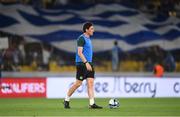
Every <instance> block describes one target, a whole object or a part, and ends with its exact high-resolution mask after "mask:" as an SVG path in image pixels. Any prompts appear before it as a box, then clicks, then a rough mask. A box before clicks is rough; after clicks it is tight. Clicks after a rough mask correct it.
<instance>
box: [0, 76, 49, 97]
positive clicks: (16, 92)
mask: <svg viewBox="0 0 180 117" xmlns="http://www.w3.org/2000/svg"><path fill="white" fill-rule="evenodd" d="M0 86H1V88H0V97H13V98H14V97H21V98H24V97H46V78H3V79H1V81H0Z"/></svg>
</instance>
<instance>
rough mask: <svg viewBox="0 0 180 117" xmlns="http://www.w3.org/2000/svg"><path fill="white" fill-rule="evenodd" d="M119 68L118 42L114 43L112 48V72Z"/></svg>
mask: <svg viewBox="0 0 180 117" xmlns="http://www.w3.org/2000/svg"><path fill="white" fill-rule="evenodd" d="M118 68H119V47H118V41H117V40H115V41H114V47H113V48H112V71H116V72H117V71H118Z"/></svg>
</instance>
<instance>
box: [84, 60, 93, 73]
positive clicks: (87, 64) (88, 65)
mask: <svg viewBox="0 0 180 117" xmlns="http://www.w3.org/2000/svg"><path fill="white" fill-rule="evenodd" d="M85 65H86V69H87V70H88V71H92V67H91V65H90V64H89V63H88V62H87V63H85Z"/></svg>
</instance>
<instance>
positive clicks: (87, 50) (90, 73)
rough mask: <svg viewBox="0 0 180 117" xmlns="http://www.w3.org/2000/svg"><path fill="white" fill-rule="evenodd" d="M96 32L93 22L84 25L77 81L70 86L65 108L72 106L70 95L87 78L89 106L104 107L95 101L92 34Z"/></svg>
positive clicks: (78, 58) (79, 47) (79, 50)
mask: <svg viewBox="0 0 180 117" xmlns="http://www.w3.org/2000/svg"><path fill="white" fill-rule="evenodd" d="M93 33H94V27H93V24H92V23H90V22H87V23H85V24H84V25H83V34H82V35H80V36H79V38H78V39H77V49H76V69H77V73H76V81H75V83H74V84H73V85H72V86H71V87H70V89H69V91H68V93H67V95H66V97H65V100H64V108H66V109H67V108H70V105H69V102H70V97H71V95H72V94H73V93H74V91H75V90H76V89H77V88H78V87H79V86H81V84H82V81H83V80H85V79H86V81H87V89H88V96H89V108H92V109H101V108H102V107H100V106H98V105H96V104H95V101H94V73H95V71H94V68H93V64H92V57H93V50H92V43H91V39H90V36H92V35H93Z"/></svg>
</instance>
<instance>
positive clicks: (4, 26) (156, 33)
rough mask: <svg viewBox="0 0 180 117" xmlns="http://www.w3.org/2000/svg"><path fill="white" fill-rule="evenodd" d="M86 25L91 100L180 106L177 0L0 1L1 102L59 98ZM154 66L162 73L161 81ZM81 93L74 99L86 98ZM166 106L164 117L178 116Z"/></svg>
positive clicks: (72, 72)
mask: <svg viewBox="0 0 180 117" xmlns="http://www.w3.org/2000/svg"><path fill="white" fill-rule="evenodd" d="M86 21H91V22H93V24H94V25H95V33H94V36H93V40H92V42H93V47H94V65H95V70H96V76H97V80H96V83H95V92H96V93H97V97H100V98H111V97H117V98H119V97H172V98H173V99H172V100H174V101H175V103H177V104H179V103H180V101H179V97H180V1H179V0H0V55H1V56H0V62H1V77H2V78H1V81H0V83H1V85H4V86H10V87H12V89H3V88H2V89H1V91H0V97H12V98H13V97H47V98H63V96H64V95H65V92H66V91H65V90H67V88H68V87H69V85H70V84H71V83H72V82H73V80H74V79H75V78H74V77H75V71H76V69H75V63H74V59H75V47H76V38H77V37H78V36H79V35H80V34H81V33H82V24H83V23H84V22H86ZM115 41H117V42H118V54H117V56H118V57H117V58H118V61H117V62H116V63H115V64H113V62H114V61H115V60H114V58H113V57H112V56H113V54H114V53H113V47H114V42H115ZM113 65H115V66H113ZM156 65H161V66H162V67H163V69H164V73H163V76H162V77H161V78H157V77H156V76H155V74H154V69H155V68H156ZM113 67H115V68H116V67H117V69H113ZM98 78H99V79H100V80H98ZM72 79H73V80H72ZM28 83H29V84H28ZM33 83H34V84H33ZM31 86H32V87H31ZM84 86H85V85H84V84H83V86H82V87H81V88H80V89H79V90H78V91H77V93H75V95H74V97H77V98H86V97H87V96H86V91H84ZM165 86H166V87H165ZM156 88H157V89H156ZM171 89H172V90H171ZM164 90H165V91H166V92H164ZM58 91H59V92H58ZM123 91H124V92H123ZM148 91H149V92H148ZM119 92H121V93H119ZM174 98H176V99H174ZM0 100H1V99H0ZM4 100H5V99H2V100H1V102H0V103H1V104H3V102H4ZM14 101H15V102H16V100H14ZM124 102H125V103H126V101H124ZM164 102H165V101H164ZM50 103H51V102H50ZM100 103H101V101H100ZM102 104H104V102H102ZM140 104H142V103H141V102H140ZM47 105H48V104H47ZM77 105H78V104H77ZM155 105H156V103H155ZM155 105H154V107H155ZM167 105H168V104H167ZM167 105H166V104H165V105H162V106H167ZM8 106H9V105H7V109H8ZM171 107H172V108H171V109H170V111H171V112H172V113H169V114H168V115H180V113H178V111H176V110H177V109H178V108H180V107H179V106H178V105H176V104H174V105H173V104H172V106H171ZM40 108H42V107H40ZM175 108H176V109H175ZM161 109H162V108H161ZM2 110H3V109H1V108H0V111H1V112H2V113H3V114H2V115H7V114H5V111H6V110H5V111H2ZM163 111H166V110H163V109H162V113H163ZM173 111H174V114H173ZM139 113H140V112H139ZM144 113H145V114H146V113H148V112H146V111H144ZM162 113H160V114H159V113H156V114H157V115H163V114H162ZM12 114H15V113H12ZM120 114H121V115H126V114H123V113H120ZM0 115H1V114H0ZM19 115H22V113H20V114H19ZM30 115H31V114H30ZM40 115H41V114H40ZM47 115H51V113H48V114H47ZM57 115H58V114H57ZM65 115H68V114H67V113H66V114H65ZM78 115H79V114H78ZM90 115H91V114H90ZM100 115H101V114H100ZM102 115H103V112H102ZM107 115H111V113H109V114H107ZM113 115H116V114H112V116H113ZM127 115H128V114H127ZM135 115H138V114H137V113H135ZM139 115H141V114H139ZM150 115H153V114H150Z"/></svg>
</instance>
